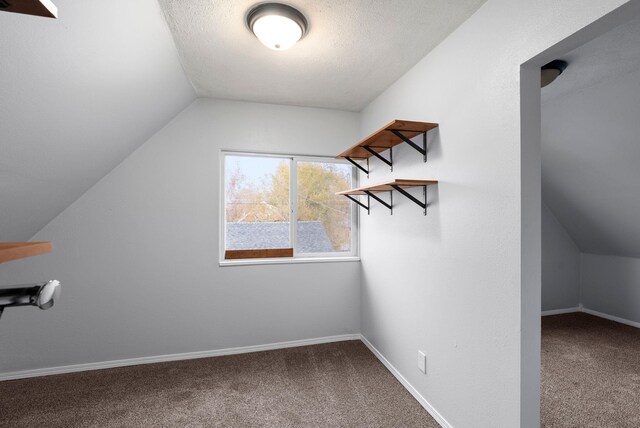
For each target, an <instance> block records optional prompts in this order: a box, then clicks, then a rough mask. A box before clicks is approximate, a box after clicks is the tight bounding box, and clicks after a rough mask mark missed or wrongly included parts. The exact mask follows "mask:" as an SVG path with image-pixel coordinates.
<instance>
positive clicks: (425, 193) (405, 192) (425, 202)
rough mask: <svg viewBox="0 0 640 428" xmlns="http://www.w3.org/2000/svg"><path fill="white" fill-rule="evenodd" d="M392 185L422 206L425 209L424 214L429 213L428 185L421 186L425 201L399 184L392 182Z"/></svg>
mask: <svg viewBox="0 0 640 428" xmlns="http://www.w3.org/2000/svg"><path fill="white" fill-rule="evenodd" d="M391 187H393V189H394V190H397V191H398V192H400V193H402V194H403V195H404V196H406V197H407V198H408V199H409V200H411V201H412V202H413V203H415V204H416V205H418V206H419V207H421V208H422V209H423V210H424V215H427V186H421V187H422V196H423V197H424V202H422V201H421V200H419V199H418V198H416V197H415V196H413V195H412V194H410V193H409V192H407V191H406V190H404V189H403V188H402V187H400V186H398V185H395V184H392V185H391Z"/></svg>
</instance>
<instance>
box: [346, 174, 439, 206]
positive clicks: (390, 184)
mask: <svg viewBox="0 0 640 428" xmlns="http://www.w3.org/2000/svg"><path fill="white" fill-rule="evenodd" d="M432 184H438V181H437V180H408V179H396V180H391V181H385V182H384V183H378V184H372V185H369V186H364V187H358V188H356V189H350V190H345V191H342V192H338V193H336V194H337V195H343V196H346V197H347V198H349V199H351V200H352V201H353V202H355V203H356V204H358V205H360V206H361V207H363V208H365V209H366V210H367V214H369V212H370V210H371V198H373V199H375V200H376V201H378V202H380V203H381V204H382V205H384V206H385V207H387V208H389V210H390V211H391V214H393V191H394V190H397V191H398V192H400V193H402V194H403V195H404V196H406V197H407V198H409V200H411V201H412V202H414V203H415V204H416V205H418V206H420V207H421V208H422V209H424V215H427V186H430V185H432ZM414 187H422V192H423V196H424V202H423V201H421V200H419V199H417V198H416V197H414V196H413V195H411V194H410V193H409V192H407V191H406V190H405V189H411V188H414ZM383 192H389V193H390V199H391V201H390V202H386V201H384V200H383V199H381V198H379V197H378V196H376V193H383ZM358 195H367V205H365V204H364V203H362V202H360V200H358V199H356V198H354V196H358Z"/></svg>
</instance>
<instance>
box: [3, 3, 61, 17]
mask: <svg viewBox="0 0 640 428" xmlns="http://www.w3.org/2000/svg"><path fill="white" fill-rule="evenodd" d="M0 12H14V13H23V14H26V15H35V16H44V17H45V18H57V17H58V8H57V7H56V6H55V5H54V4H53V3H52V2H51V0H18V1H3V0H0Z"/></svg>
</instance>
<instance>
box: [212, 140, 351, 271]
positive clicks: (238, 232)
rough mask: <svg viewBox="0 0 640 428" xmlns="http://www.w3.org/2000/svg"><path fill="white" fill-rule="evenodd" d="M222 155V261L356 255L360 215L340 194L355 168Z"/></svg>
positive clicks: (322, 162)
mask: <svg viewBox="0 0 640 428" xmlns="http://www.w3.org/2000/svg"><path fill="white" fill-rule="evenodd" d="M222 156H223V159H222V165H223V168H222V169H223V177H224V180H223V192H222V193H223V196H222V201H223V203H224V205H223V215H222V216H221V217H222V225H221V229H222V230H221V232H222V233H221V236H222V242H221V250H222V251H221V254H222V256H221V258H222V259H223V260H221V262H223V261H226V262H229V261H230V260H236V261H237V260H238V259H272V260H281V258H283V257H284V258H288V259H293V260H298V259H304V260H312V259H315V260H322V259H327V258H345V257H355V256H356V254H357V214H358V212H357V210H356V209H355V207H354V205H355V204H351V203H350V202H349V200H348V199H346V198H344V197H342V196H338V195H336V192H340V191H342V190H346V189H349V188H352V187H353V185H354V184H355V183H354V182H355V178H356V177H355V174H356V172H355V170H354V168H353V166H351V165H349V164H346V163H344V162H342V161H340V160H336V159H330V158H313V157H302V156H283V155H266V154H251V153H236V152H223V154H222ZM229 263H232V262H229Z"/></svg>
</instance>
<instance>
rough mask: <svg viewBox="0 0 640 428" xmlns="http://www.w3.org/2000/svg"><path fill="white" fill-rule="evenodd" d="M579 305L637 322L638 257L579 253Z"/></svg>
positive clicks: (639, 320)
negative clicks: (580, 273)
mask: <svg viewBox="0 0 640 428" xmlns="http://www.w3.org/2000/svg"><path fill="white" fill-rule="evenodd" d="M581 271H582V275H581V276H582V284H581V285H582V305H583V306H584V307H585V308H587V309H591V310H593V311H597V312H600V313H603V314H606V315H611V316H614V317H618V318H622V319H624V320H628V321H633V322H636V323H640V259H634V258H627V257H617V256H600V255H595V254H582V263H581Z"/></svg>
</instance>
